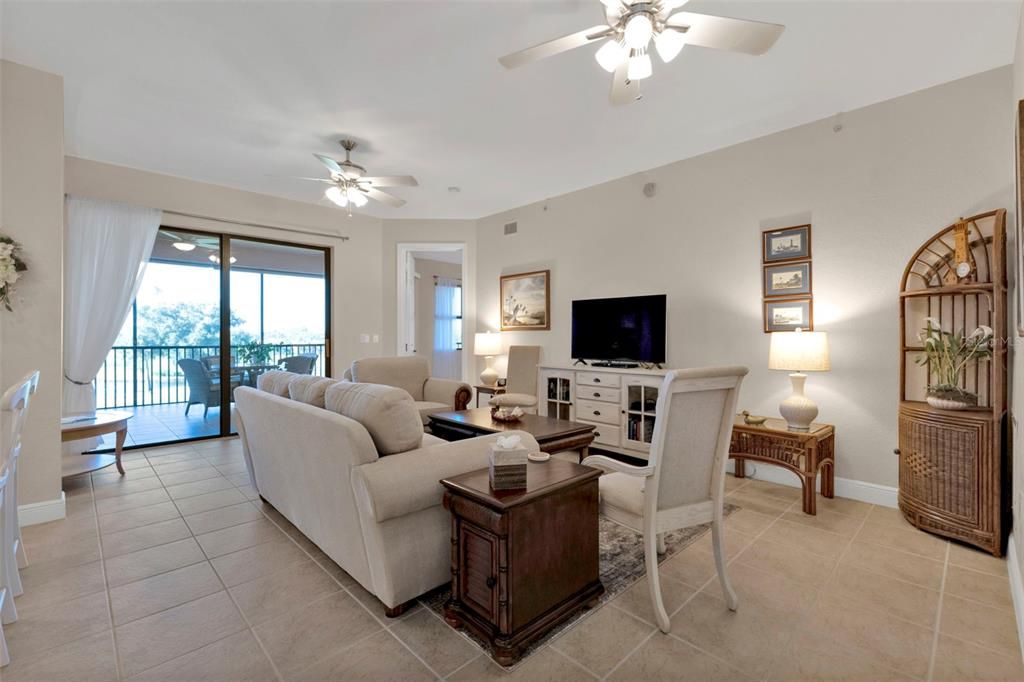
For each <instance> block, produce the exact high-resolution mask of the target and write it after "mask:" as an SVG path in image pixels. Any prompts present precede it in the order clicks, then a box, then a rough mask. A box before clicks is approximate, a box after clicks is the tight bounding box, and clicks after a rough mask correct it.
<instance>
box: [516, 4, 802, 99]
mask: <svg viewBox="0 0 1024 682" xmlns="http://www.w3.org/2000/svg"><path fill="white" fill-rule="evenodd" d="M600 1H601V4H603V5H604V14H605V24H599V25H597V26H591V27H590V28H587V29H584V30H582V31H577V32H576V33H570V34H569V35H567V36H562V37H561V38H556V39H555V40H549V41H548V42H546V43H541V44H540V45H535V46H533V47H530V48H527V49H525V50H520V51H519V52H513V53H512V54H508V55H505V56H504V57H502V58H501V59H499V60H498V61H499V62H501V64H502V66H504V67H505V68H507V69H514V68H516V67H518V66H522V65H524V64H529V63H530V62H535V61H537V60H539V59H544V58H545V57H551V56H553V55H556V54H560V53H562V52H567V51H569V50H572V49H574V48H577V47H583V46H584V45H591V44H595V43H597V42H599V41H601V40H606V39H607V40H606V42H605V43H604V44H603V45H602V46H601V47H600V48H599V49H598V50H597V53H596V54H595V55H594V58H595V59H597V63H598V64H600V65H601V68H603V69H604V70H605V71H608V72H609V73H611V74H613V76H612V89H611V94H610V99H611V102H612V104H627V103H629V102H632V101H635V100H638V99H640V97H641V95H640V81H641V80H643V79H645V78H649V77H650V76H651V73H652V70H653V69H652V65H651V56H650V47H651V42H652V41H653V42H654V49H655V51H656V52H657V53H658V56H659V57H661V60H662V61H663V62H665V63H666V64H667V63H669V62H670V61H672V60H673V59H675V58H676V56H677V55H678V54H679V51H680V50H682V49H683V47H684V46H685V45H698V46H700V47H711V48H715V49H719V50H731V51H733V52H745V53H747V54H753V55H759V54H763V53H765V52H766V51H767V50H768V49H769V48H771V46H772V45H774V44H775V41H776V40H778V39H779V36H780V35H782V32H783V30H785V28H786V27H785V26H782V25H780V24H767V23H763V22H760V21H747V20H745V19H730V18H728V17H719V16H714V15H711V14H697V13H696V12H683V11H681V10H680V8H681V7H682V6H683V5H685V4H686V2H687V0H600Z"/></svg>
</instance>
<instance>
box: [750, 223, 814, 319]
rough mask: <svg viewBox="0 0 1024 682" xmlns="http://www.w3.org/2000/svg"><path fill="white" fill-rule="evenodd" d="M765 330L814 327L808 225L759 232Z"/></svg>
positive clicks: (809, 228)
mask: <svg viewBox="0 0 1024 682" xmlns="http://www.w3.org/2000/svg"><path fill="white" fill-rule="evenodd" d="M761 289H762V295H763V299H762V307H763V314H764V331H765V333H766V334H767V333H769V332H786V331H793V330H795V329H797V328H800V329H807V330H812V329H814V305H813V295H812V288H811V226H810V225H797V226H796V227H786V228H782V229H777V230H765V231H764V232H762V233H761Z"/></svg>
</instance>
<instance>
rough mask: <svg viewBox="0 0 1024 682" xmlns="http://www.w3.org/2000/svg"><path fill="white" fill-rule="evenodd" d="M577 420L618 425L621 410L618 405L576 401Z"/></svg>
mask: <svg viewBox="0 0 1024 682" xmlns="http://www.w3.org/2000/svg"><path fill="white" fill-rule="evenodd" d="M576 418H577V419H579V420H583V419H585V420H587V421H591V422H600V423H601V424H618V423H619V421H620V419H621V410H620V409H619V406H618V405H613V404H611V403H600V402H597V401H594V400H578V401H576Z"/></svg>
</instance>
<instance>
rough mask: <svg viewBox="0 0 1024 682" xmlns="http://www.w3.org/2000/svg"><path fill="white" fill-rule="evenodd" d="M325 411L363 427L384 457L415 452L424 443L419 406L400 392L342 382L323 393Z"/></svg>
mask: <svg viewBox="0 0 1024 682" xmlns="http://www.w3.org/2000/svg"><path fill="white" fill-rule="evenodd" d="M324 407H326V408H327V409H328V410H330V411H332V412H337V413H338V414H341V415H344V416H346V417H348V418H350V419H355V420H356V421H357V422H359V423H360V424H362V425H363V427H365V428H366V430H367V431H369V432H370V437H371V438H373V443H374V445H376V446H377V452H378V453H379V454H380V455H382V456H383V455H391V454H394V453H396V452H405V451H406V450H413V449H415V448H418V447H420V442H421V441H422V440H423V422H422V421H420V415H419V412H417V411H416V405H415V403H413V400H412V398H411V397H410V396H409V394H408V393H406V392H405V391H403V390H402V389H400V388H394V387H392V386H381V385H379V384H357V383H349V382H345V381H339V382H336V383H335V384H333V385H332V386H329V387H328V388H327V391H326V392H325V393H324Z"/></svg>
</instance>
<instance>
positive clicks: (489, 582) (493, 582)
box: [484, 575, 498, 589]
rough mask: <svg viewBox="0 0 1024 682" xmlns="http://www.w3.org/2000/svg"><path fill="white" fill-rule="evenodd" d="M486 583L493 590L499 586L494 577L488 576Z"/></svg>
mask: <svg viewBox="0 0 1024 682" xmlns="http://www.w3.org/2000/svg"><path fill="white" fill-rule="evenodd" d="M484 582H485V583H487V587H490V588H491V589H494V586H495V585H497V584H498V581H497V580H496V579H495V578H494V576H493V575H492V576H488V577H487V580H485V581H484Z"/></svg>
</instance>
